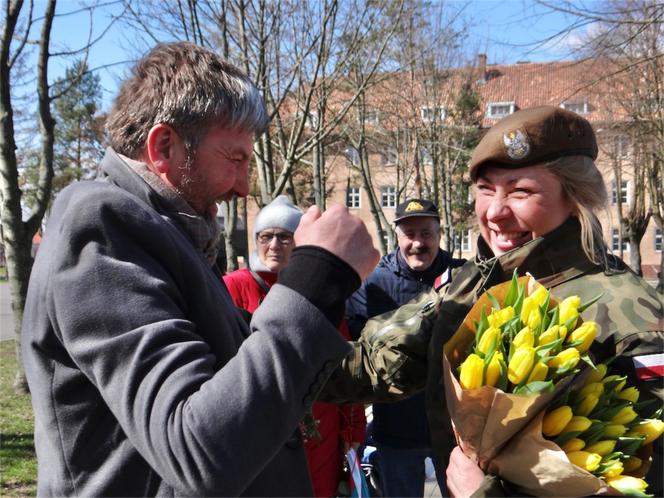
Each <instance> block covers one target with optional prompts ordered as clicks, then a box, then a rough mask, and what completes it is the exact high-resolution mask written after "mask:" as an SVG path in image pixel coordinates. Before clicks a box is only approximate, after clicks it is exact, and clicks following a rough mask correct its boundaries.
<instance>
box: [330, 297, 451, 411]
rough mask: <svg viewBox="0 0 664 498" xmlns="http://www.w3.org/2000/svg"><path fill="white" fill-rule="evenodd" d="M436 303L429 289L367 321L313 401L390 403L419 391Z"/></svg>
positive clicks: (421, 385)
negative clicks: (357, 339) (349, 352)
mask: <svg viewBox="0 0 664 498" xmlns="http://www.w3.org/2000/svg"><path fill="white" fill-rule="evenodd" d="M438 302H439V298H438V294H437V293H436V292H435V291H433V290H432V291H430V292H428V293H425V294H422V295H421V296H419V297H418V298H417V299H415V300H413V301H411V302H409V303H407V304H405V305H403V306H401V307H399V308H397V309H396V310H393V311H390V312H388V313H384V314H382V315H377V316H375V317H372V318H371V319H369V321H368V322H367V323H366V325H365V327H364V329H363V330H362V334H361V336H360V339H359V341H357V342H355V343H353V346H354V347H353V351H352V352H351V354H350V355H348V356H347V357H346V358H345V359H344V360H343V361H342V363H341V365H340V366H339V367H338V368H337V369H336V370H335V371H334V372H333V374H332V375H331V377H330V379H329V380H328V382H327V384H326V386H325V387H324V388H323V391H322V392H321V394H320V396H319V399H320V400H321V401H332V402H337V403H339V402H354V403H357V402H376V401H396V400H398V399H403V398H405V397H408V396H411V395H413V394H415V393H417V392H420V391H421V390H422V389H423V388H424V384H425V381H426V376H427V349H428V346H429V340H430V337H431V328H432V326H433V321H434V320H435V317H436V314H437V309H438Z"/></svg>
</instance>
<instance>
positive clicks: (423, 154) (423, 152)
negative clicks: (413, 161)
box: [419, 145, 433, 166]
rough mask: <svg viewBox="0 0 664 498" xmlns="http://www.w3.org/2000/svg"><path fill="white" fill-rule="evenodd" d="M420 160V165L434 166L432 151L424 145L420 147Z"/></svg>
mask: <svg viewBox="0 0 664 498" xmlns="http://www.w3.org/2000/svg"><path fill="white" fill-rule="evenodd" d="M419 160H420V164H424V165H426V166H431V165H432V164H433V156H432V155H431V151H430V150H429V149H428V148H427V147H425V146H424V145H420V150H419Z"/></svg>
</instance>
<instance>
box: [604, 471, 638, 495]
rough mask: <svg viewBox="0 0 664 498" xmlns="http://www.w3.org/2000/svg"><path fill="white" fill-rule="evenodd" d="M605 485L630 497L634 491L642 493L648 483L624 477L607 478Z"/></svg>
mask: <svg viewBox="0 0 664 498" xmlns="http://www.w3.org/2000/svg"><path fill="white" fill-rule="evenodd" d="M606 483H607V484H608V485H609V486H611V487H612V488H614V489H617V490H618V491H620V492H621V493H622V494H623V495H626V496H629V495H631V494H632V492H633V491H634V490H637V491H641V492H644V491H645V490H646V488H647V487H648V483H647V482H646V481H644V480H643V479H639V478H638V477H632V476H626V475H621V476H618V477H607V478H606Z"/></svg>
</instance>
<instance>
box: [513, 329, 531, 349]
mask: <svg viewBox="0 0 664 498" xmlns="http://www.w3.org/2000/svg"><path fill="white" fill-rule="evenodd" d="M512 344H514V347H515V348H520V347H522V346H530V347H532V346H534V345H535V335H534V334H533V331H532V330H530V327H524V328H522V329H521V330H520V331H519V333H518V334H517V335H515V336H514V339H512Z"/></svg>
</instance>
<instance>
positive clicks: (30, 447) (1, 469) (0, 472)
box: [0, 341, 37, 496]
mask: <svg viewBox="0 0 664 498" xmlns="http://www.w3.org/2000/svg"><path fill="white" fill-rule="evenodd" d="M15 347H16V343H15V341H2V342H0V496H35V495H36V492H37V458H36V456H35V447H34V437H33V429H34V421H33V418H32V406H31V405H30V395H29V394H16V393H15V392H14V389H13V388H12V384H13V382H14V375H15V373H16V354H15Z"/></svg>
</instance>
